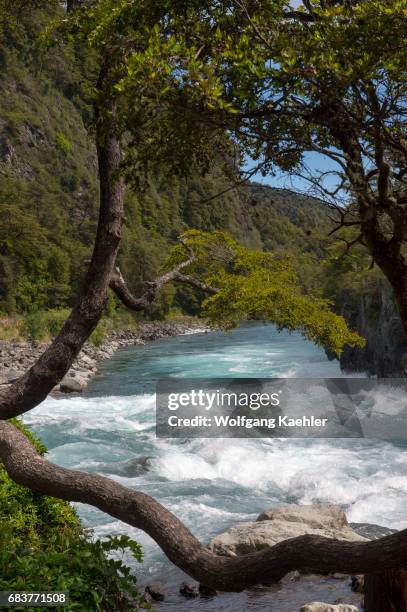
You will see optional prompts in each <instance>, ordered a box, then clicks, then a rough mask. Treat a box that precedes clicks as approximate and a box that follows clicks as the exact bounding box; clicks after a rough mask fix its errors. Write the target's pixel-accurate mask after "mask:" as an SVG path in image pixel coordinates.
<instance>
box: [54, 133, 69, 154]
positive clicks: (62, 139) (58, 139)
mask: <svg viewBox="0 0 407 612" xmlns="http://www.w3.org/2000/svg"><path fill="white" fill-rule="evenodd" d="M55 144H56V146H57V147H58V149H59V150H60V151H61V152H62V153H64V154H65V155H69V153H71V151H72V143H70V142H69V140H68V139H67V137H66V136H64V134H62V132H58V133H57V135H56V136H55Z"/></svg>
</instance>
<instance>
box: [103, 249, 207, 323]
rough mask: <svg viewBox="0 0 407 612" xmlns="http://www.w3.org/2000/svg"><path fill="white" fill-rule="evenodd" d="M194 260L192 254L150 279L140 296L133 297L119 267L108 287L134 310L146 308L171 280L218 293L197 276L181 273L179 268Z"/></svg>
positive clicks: (205, 291) (181, 268)
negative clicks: (160, 274) (170, 268)
mask: <svg viewBox="0 0 407 612" xmlns="http://www.w3.org/2000/svg"><path fill="white" fill-rule="evenodd" d="M194 260H195V256H194V255H193V254H192V255H191V256H190V257H189V258H188V259H186V260H185V261H183V262H181V263H180V264H178V265H177V266H175V267H174V268H173V269H172V270H169V271H168V272H166V273H165V274H163V275H162V276H159V277H158V278H156V279H155V280H154V281H150V282H149V283H148V287H147V289H146V291H145V292H144V293H143V295H141V296H140V297H135V296H134V295H133V294H132V292H131V291H130V289H129V288H128V286H127V284H126V281H125V280H124V278H123V275H122V273H121V272H120V269H119V268H115V270H114V272H113V273H112V276H111V279H110V288H111V289H112V291H114V293H115V294H116V295H117V297H118V298H119V299H120V300H121V301H122V302H123V304H124V305H125V306H127V308H130V310H135V311H141V310H146V309H148V308H149V306H151V304H152V303H153V302H154V300H155V298H156V297H157V295H158V293H159V292H160V290H161V289H162V288H163V287H164V285H166V284H167V283H169V282H172V281H173V282H177V283H184V284H186V285H191V287H194V288H195V289H199V290H201V291H203V292H204V293H207V294H209V295H215V293H218V289H216V288H215V287H211V286H210V285H208V284H207V283H205V282H203V281H200V280H199V279H198V278H195V277H194V276H191V275H189V274H181V270H183V269H184V268H186V267H188V266H189V265H190V264H191V263H193V262H194Z"/></svg>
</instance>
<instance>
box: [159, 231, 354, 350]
mask: <svg viewBox="0 0 407 612" xmlns="http://www.w3.org/2000/svg"><path fill="white" fill-rule="evenodd" d="M191 255H193V256H194V257H195V259H194V260H193V262H192V263H191V264H190V266H189V267H188V269H187V270H188V273H190V272H192V273H193V274H194V275H195V276H197V277H200V278H201V279H202V280H204V281H205V282H207V283H209V284H211V285H212V286H214V287H216V288H217V289H218V292H217V293H216V294H215V295H213V296H211V297H209V298H207V299H206V300H205V301H204V303H203V314H204V315H205V316H206V317H207V318H208V319H209V321H210V322H211V323H212V324H213V325H214V326H221V327H224V328H230V327H233V326H235V325H237V324H238V323H239V322H241V321H242V320H247V319H260V320H268V321H271V322H272V323H274V324H275V325H277V327H278V328H279V329H287V330H289V331H300V332H301V333H302V334H303V335H304V336H305V337H306V338H308V339H309V340H311V341H313V342H315V343H316V344H319V345H321V346H323V347H325V348H328V349H329V350H331V351H333V352H334V353H336V354H337V355H339V354H340V353H341V351H342V349H343V347H344V345H345V344H349V345H351V346H363V345H364V340H363V338H361V337H360V336H359V335H358V334H356V333H354V332H351V331H350V330H349V329H348V327H347V325H346V322H345V320H344V319H343V318H342V317H340V316H338V315H336V314H334V313H333V312H332V311H331V304H330V302H329V301H327V300H323V299H320V298H316V297H313V296H311V295H304V294H303V293H302V291H301V288H300V282H299V279H298V276H297V274H296V272H295V269H294V262H293V261H292V260H291V259H290V258H288V257H287V256H277V255H275V254H273V253H265V252H262V251H257V250H252V249H247V248H246V247H243V246H241V245H239V244H237V243H236V242H235V241H234V240H233V239H231V238H230V237H229V236H228V235H227V234H225V233H224V232H199V231H196V230H193V231H189V232H187V233H186V234H184V236H182V237H181V244H179V245H177V246H176V247H174V249H173V251H172V252H171V254H170V256H169V258H168V260H167V264H166V265H167V266H168V267H172V266H174V265H176V264H177V263H180V262H181V261H186V260H189V259H190V258H191Z"/></svg>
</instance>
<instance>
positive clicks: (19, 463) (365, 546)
mask: <svg viewBox="0 0 407 612" xmlns="http://www.w3.org/2000/svg"><path fill="white" fill-rule="evenodd" d="M0 459H1V461H2V462H3V463H4V466H5V468H6V470H7V473H8V474H9V476H10V477H11V478H12V479H13V480H14V481H15V482H17V483H18V484H20V485H22V486H27V487H29V488H30V489H31V490H33V491H35V492H37V493H40V494H43V495H50V496H53V497H57V498H59V499H64V500H66V501H75V502H81V503H85V504H90V505H92V506H95V507H96V508H99V509H100V510H102V511H103V512H107V513H108V514H109V515H110V516H113V517H115V518H117V519H119V520H121V521H124V522H125V523H127V524H128V525H132V526H133V527H136V528H137V529H141V530H143V531H144V532H146V533H147V534H148V535H150V536H151V537H152V538H153V539H154V540H155V541H156V542H157V544H158V545H159V546H160V547H161V549H162V550H163V551H164V553H165V554H166V555H167V557H168V558H169V559H170V560H171V561H172V562H173V563H175V565H177V566H178V567H179V568H181V569H182V570H183V571H184V572H186V573H187V574H189V575H190V576H192V577H193V578H195V579H196V580H198V581H199V582H201V583H202V584H205V585H206V586H208V587H211V588H214V589H218V590H222V591H242V590H243V589H245V588H248V587H250V586H252V585H254V584H261V583H267V582H270V581H274V580H279V579H281V578H282V577H283V576H284V575H285V574H287V573H288V572H290V571H293V570H299V571H303V572H315V573H327V572H342V573H345V574H368V573H372V572H376V571H384V570H387V569H399V568H405V567H407V530H404V531H400V532H398V533H395V534H392V535H390V536H386V537H384V538H381V539H380V540H374V541H371V542H346V541H339V540H331V539H328V538H324V537H320V536H311V535H305V536H300V537H297V538H292V539H289V540H285V541H283V542H280V543H278V544H276V545H274V546H272V547H270V548H267V549H264V550H261V551H258V552H255V553H251V554H247V555H242V556H236V557H223V556H217V555H215V554H214V553H212V552H210V551H209V550H207V549H206V548H205V547H204V546H203V545H202V544H201V543H200V542H199V541H198V540H197V539H196V538H195V536H194V535H193V534H192V533H191V532H190V531H189V530H188V529H187V527H185V525H184V524H183V523H182V522H181V521H180V520H179V519H177V517H176V516H174V515H173V514H172V513H171V512H170V511H169V510H167V509H166V508H164V507H163V506H162V505H161V504H159V503H158V502H157V501H156V500H155V499H153V498H152V497H150V496H149V495H146V494H145V493H142V492H139V491H133V490H130V489H127V488H126V487H124V486H123V485H121V484H119V483H117V482H114V481H113V480H110V479H109V478H106V477H104V476H98V475H96V474H87V473H84V472H80V471H77V470H70V469H66V468H62V467H59V466H57V465H55V464H53V463H51V462H49V461H48V460H47V459H45V458H44V457H42V456H41V455H39V454H38V453H37V451H36V450H35V448H34V447H33V446H32V444H31V443H30V442H29V440H28V439H27V438H26V437H25V436H24V434H23V433H22V432H20V431H19V430H18V429H17V428H16V427H14V426H13V425H11V424H10V423H6V422H1V423H0Z"/></svg>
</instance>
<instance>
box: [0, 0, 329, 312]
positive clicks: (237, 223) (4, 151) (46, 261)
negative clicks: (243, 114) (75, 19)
mask: <svg viewBox="0 0 407 612" xmlns="http://www.w3.org/2000/svg"><path fill="white" fill-rule="evenodd" d="M57 10H58V9H55V8H54V9H52V8H51V7H50V8H48V9H47V10H44V9H42V10H39V9H36V8H35V4H34V5H28V6H27V8H26V9H25V10H24V11H21V12H20V13H19V15H18V19H17V18H16V17H15V16H14V17H13V16H12V15H10V16H3V18H2V21H1V23H0V43H1V51H0V67H1V74H0V207H1V212H2V214H1V220H0V311H3V312H14V311H18V312H26V311H30V310H32V309H36V308H50V307H62V306H65V305H69V304H70V303H71V301H72V298H73V295H74V294H75V292H76V291H77V289H78V286H79V282H80V279H81V277H82V274H83V271H84V268H85V262H86V260H87V258H88V257H89V254H90V250H91V248H92V243H93V237H94V233H95V229H96V221H97V206H98V185H97V165H96V155H95V150H94V146H93V143H92V140H91V138H90V137H89V135H88V131H87V128H86V121H87V119H88V116H89V112H90V109H89V105H88V100H87V93H86V78H85V76H86V74H88V73H91V72H92V58H91V57H89V56H87V55H86V56H81V55H80V53H79V54H78V53H76V54H74V53H73V50H72V49H70V48H69V46H67V48H66V49H64V50H63V51H58V50H55V51H53V53H52V54H51V55H50V56H49V57H47V58H45V59H44V58H43V57H42V56H40V55H39V53H38V50H37V48H36V46H35V45H34V42H33V41H34V38H35V35H36V34H37V33H38V32H40V31H41V30H42V29H43V27H44V25H45V24H46V23H47V21H48V20H49V19H50V18H51V17H52V16H53V15H54V13H55V11H57ZM82 81H83V82H82ZM84 83H85V84H84ZM229 186H230V180H228V179H226V178H225V176H224V175H222V172H221V171H220V170H214V171H213V172H212V173H211V175H209V176H207V177H200V176H195V177H193V178H191V179H190V180H188V181H186V180H183V179H180V178H177V177H173V178H170V179H168V178H165V179H164V178H160V177H158V178H157V177H156V178H153V179H151V181H150V188H149V189H148V191H147V192H146V193H145V194H143V195H142V196H140V197H136V196H135V195H134V194H132V193H131V192H130V191H129V193H128V196H127V201H126V222H125V225H126V227H125V232H124V239H123V244H122V248H121V252H120V256H119V263H120V265H121V267H122V269H123V272H124V274H125V276H126V278H128V280H129V283H130V285H131V286H132V287H133V289H136V290H137V288H138V285H139V284H140V282H142V281H143V280H145V279H150V278H152V277H153V276H154V275H155V274H156V273H157V269H158V268H159V266H160V265H161V263H162V261H163V259H164V257H165V254H166V251H167V249H168V246H169V245H170V244H172V243H174V241H175V240H176V238H177V236H178V235H179V234H180V232H182V231H184V230H185V229H187V228H198V229H202V230H213V229H223V230H226V231H228V232H230V233H231V234H232V235H233V236H234V237H235V238H236V239H237V240H239V241H241V242H244V243H245V244H246V245H248V246H252V247H256V248H265V249H275V248H279V249H282V248H283V249H288V250H290V251H293V252H297V253H298V252H310V253H319V252H320V250H321V248H322V241H321V240H320V236H321V235H322V234H323V232H324V228H325V227H326V223H327V218H326V211H325V208H324V205H323V204H322V203H321V202H320V201H318V200H315V199H313V198H307V197H304V196H302V195H299V194H295V193H293V192H290V191H287V190H279V189H272V188H270V187H267V186H262V185H259V184H256V183H252V184H249V185H246V186H245V187H239V188H236V189H233V190H227V189H228V187H229ZM225 190H227V191H226V193H223V195H221V196H219V197H217V198H215V199H213V197H214V196H215V195H217V194H219V193H220V192H223V191H225ZM310 233H311V235H310Z"/></svg>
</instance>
